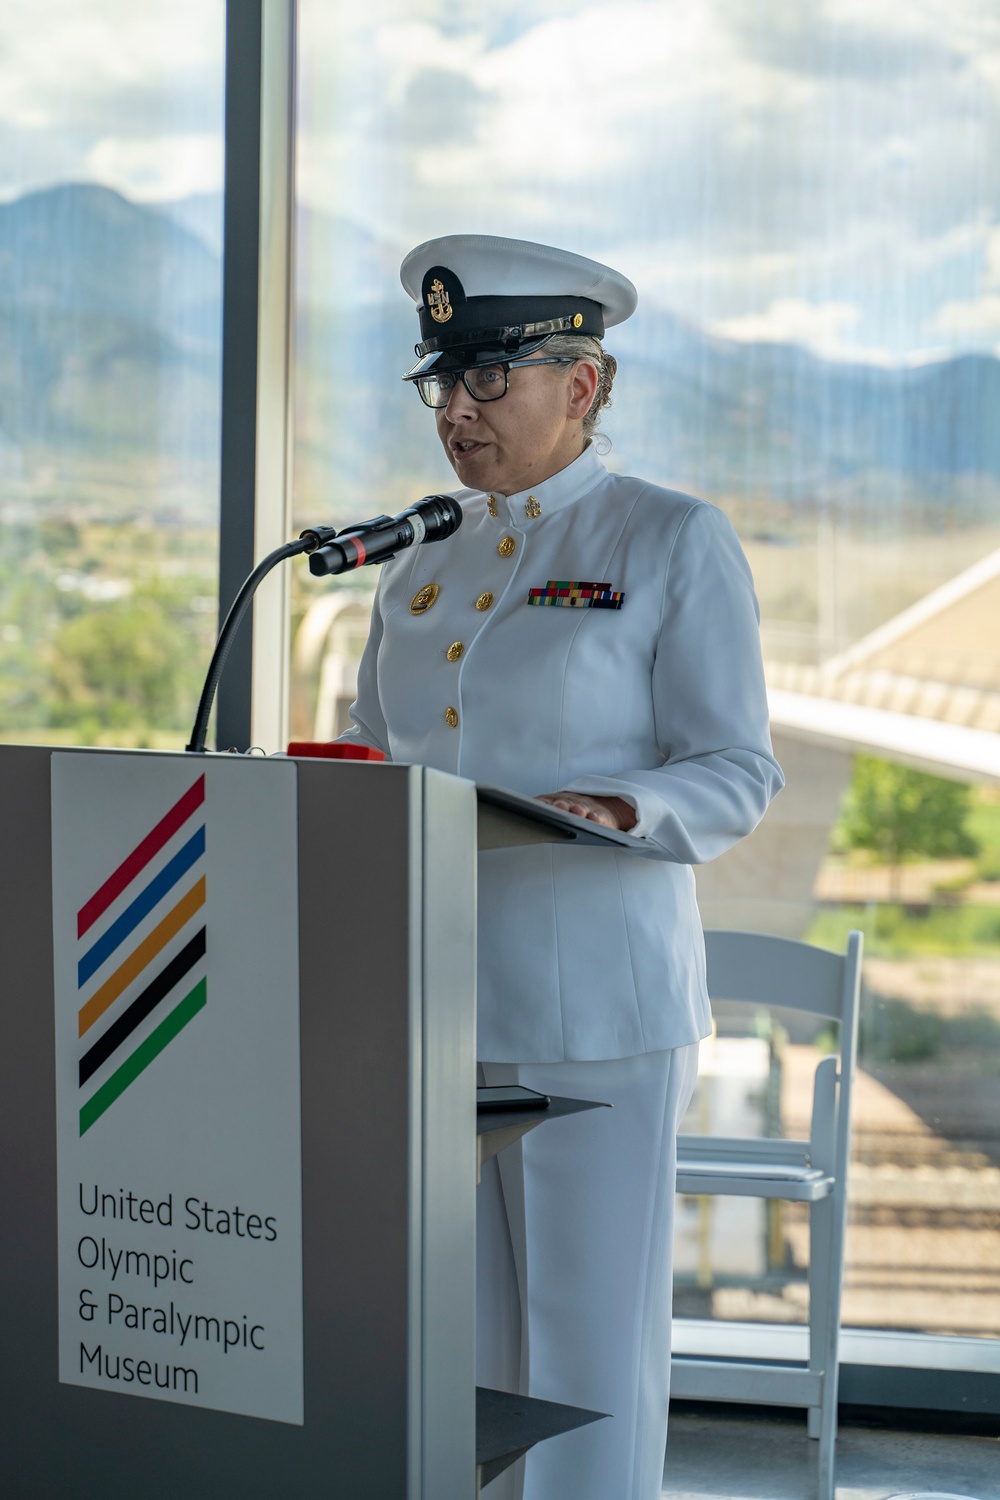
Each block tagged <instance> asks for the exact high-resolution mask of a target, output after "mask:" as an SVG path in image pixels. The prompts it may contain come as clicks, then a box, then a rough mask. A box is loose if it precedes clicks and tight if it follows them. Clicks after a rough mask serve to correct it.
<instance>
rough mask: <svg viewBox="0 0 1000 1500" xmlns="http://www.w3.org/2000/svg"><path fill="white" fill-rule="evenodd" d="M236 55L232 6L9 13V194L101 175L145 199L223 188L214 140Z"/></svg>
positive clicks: (2, 17) (2, 51) (1, 91)
mask: <svg viewBox="0 0 1000 1500" xmlns="http://www.w3.org/2000/svg"><path fill="white" fill-rule="evenodd" d="M224 52H225V7H224V3H223V0H171V4H170V5H169V6H154V7H149V6H142V5H135V4H134V3H133V0H102V3H101V5H100V6H94V5H81V4H79V3H78V0H32V3H31V4H30V6H29V5H28V4H27V3H20V4H18V3H14V4H7V5H4V6H0V59H2V62H0V164H2V165H0V196H3V197H10V196H12V195H14V194H16V193H18V192H23V191H25V190H27V189H30V188H34V187H39V186H44V185H46V184H48V183H52V182H59V181H67V180H70V181H72V180H77V181H80V180H94V178H95V177H97V178H98V180H100V181H103V182H105V183H106V184H107V185H108V186H111V187H116V188H118V189H119V190H120V191H122V192H125V193H127V194H128V195H129V196H131V197H134V198H144V197H152V198H162V197H165V196H167V195H168V193H172V192H174V191H176V190H178V189H179V190H180V193H181V194H186V193H187V192H196V191H200V190H204V189H206V188H218V187H220V186H221V180H222V176H221V152H219V151H218V150H217V151H216V152H215V157H214V160H215V178H214V181H208V180H207V179H206V176H205V162H206V160H207V157H206V154H205V151H204V149H203V145H202V143H203V142H204V140H205V138H206V136H215V137H217V138H219V139H221V134H222V111H223V83H224V76H223V74H224ZM184 137H190V145H189V146H187V147H182V146H179V145H178V142H179V141H180V140H181V139H182V138H184ZM105 143H111V144H105ZM95 153H96V156H95ZM158 153H159V163H160V164H159V165H158ZM184 153H186V156H187V160H188V161H189V163H190V167H191V175H190V177H188V176H186V175H185V173H184V172H183V171H179V170H178V168H179V162H180V158H181V156H182V155H183V154H184Z"/></svg>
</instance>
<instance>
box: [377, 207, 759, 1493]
mask: <svg viewBox="0 0 1000 1500" xmlns="http://www.w3.org/2000/svg"><path fill="white" fill-rule="evenodd" d="M401 275H402V280H403V285H404V286H405V288H406V290H407V291H408V292H409V294H410V295H411V296H412V297H413V298H414V300H415V301H416V302H417V303H418V312H419V317H420V327H421V342H420V343H419V344H418V345H417V350H416V352H417V354H418V356H419V358H418V362H417V364H416V365H415V366H414V367H413V369H412V370H410V371H409V372H408V373H407V375H406V376H405V377H404V379H406V380H408V381H411V382H413V383H415V384H416V386H417V389H418V392H419V394H420V396H421V398H422V399H423V400H424V402H425V404H427V405H428V406H429V407H431V408H432V409H433V411H434V418H435V421H436V423H437V430H438V436H439V437H440V439H441V442H442V445H443V447H444V449H445V452H446V454H447V457H448V460H449V462H450V463H451V465H452V468H453V469H454V470H455V473H456V474H457V475H458V478H459V480H460V482H461V484H462V485H463V488H462V489H461V490H460V491H459V492H458V498H459V499H460V500H461V502H462V506H463V513H464V518H463V524H462V526H461V528H460V530H459V531H458V532H457V533H456V534H455V535H454V536H453V537H452V538H450V539H449V540H448V541H446V542H443V543H439V544H436V545H435V546H433V547H426V548H413V549H412V550H410V551H408V552H406V553H403V554H401V555H400V556H399V557H398V558H396V559H394V560H393V561H392V562H390V563H388V564H387V565H386V566H385V567H384V569H383V571H382V576H381V578H380V580H379V588H378V594H377V597H376V602H375V608H374V612H373V618H372V628H371V636H370V639H369V642H368V646H367V649H366V651H365V655H364V660H363V662H362V666H361V672H360V676H359V685H358V699H357V702H356V704H355V705H354V708H353V709H352V717H353V719H354V722H355V726H356V727H355V729H354V731H353V737H355V738H357V739H360V740H362V741H363V742H365V743H366V744H370V745H373V746H376V747H378V748H380V749H382V750H384V751H385V752H386V754H387V755H388V756H389V757H390V758H391V759H393V760H399V761H410V762H418V763H422V764H424V765H430V766H436V767H439V768H440V769H442V770H446V771H451V772H454V773H456V774H458V775H462V776H467V777H470V778H472V779H474V780H476V781H481V782H488V783H495V784H500V785H504V786H508V787H513V788H514V789H515V790H517V791H521V792H525V793H529V794H531V795H537V796H540V797H541V799H542V800H543V801H547V802H550V803H552V804H553V805H554V806H556V807H561V808H564V809H566V810H568V811H569V812H573V813H577V814H579V815H580V816H582V817H585V818H590V819H593V820H595V821H597V822H600V823H603V824H605V825H606V826H608V827H611V828H618V829H624V830H627V831H629V832H630V833H632V834H633V835H635V836H636V837H638V838H641V839H644V840H647V841H649V843H650V844H651V845H652V846H654V847H655V851H656V853H657V854H658V856H659V857H657V858H639V857H636V856H635V855H634V854H631V853H627V854H618V853H614V852H610V851H606V850H603V849H600V848H596V847H588V848H570V849H565V848H561V847H557V846H554V845H543V846H532V847H528V848H520V849H513V850H501V851H494V852H490V853H486V854H484V855H483V856H482V857H481V859H480V884H479V913H480V931H479V953H480V961H479V971H480V973H479V1057H480V1060H481V1073H482V1075H483V1077H484V1078H485V1080H486V1081H487V1082H489V1083H501V1082H514V1081H516V1082H520V1083H523V1084H526V1085H527V1086H528V1087H530V1088H535V1089H539V1090H541V1091H542V1092H545V1093H552V1094H562V1095H573V1096H577V1097H582V1098H588V1099H595V1100H602V1101H605V1102H608V1103H611V1104H612V1105H613V1106H614V1108H613V1110H594V1111H592V1112H590V1113H589V1114H585V1115H580V1116H576V1117H573V1118H570V1119H567V1120H562V1121H553V1122H552V1123H550V1124H549V1125H547V1126H545V1128H544V1129H541V1130H536V1131H532V1132H531V1133H530V1134H529V1135H528V1136H527V1137H525V1139H524V1141H523V1143H522V1145H521V1148H520V1150H519V1151H518V1150H516V1149H513V1148H512V1149H510V1150H508V1151H507V1152H505V1153H503V1154H502V1156H501V1157H500V1158H499V1159H498V1161H497V1162H496V1163H490V1164H488V1170H487V1171H486V1172H485V1173H484V1176H483V1182H482V1184H481V1186H480V1189H479V1194H480V1198H479V1214H480V1219H479V1267H478V1322H477V1344H478V1378H479V1380H480V1383H481V1384H484V1385H489V1386H494V1387H499V1388H505V1389H511V1390H517V1389H521V1390H523V1391H525V1392H527V1393H529V1394H531V1395H534V1396H540V1397H543V1398H547V1399H549V1400H553V1401H561V1402H566V1403H568V1404H570V1405H576V1406H584V1407H589V1408H592V1409H595V1410H598V1411H603V1412H608V1413H610V1414H612V1420H610V1421H602V1422H598V1423H595V1424H593V1425H592V1426H589V1427H586V1428H583V1429H580V1430H578V1431H577V1432H574V1433H571V1434H568V1435H565V1436H563V1437H560V1438H558V1439H553V1440H551V1441H550V1442H548V1443H543V1444H541V1445H539V1446H538V1447H537V1448H536V1449H534V1450H532V1452H531V1453H530V1454H529V1455H528V1458H527V1460H526V1463H525V1465H524V1470H525V1472H524V1481H523V1483H524V1489H523V1494H524V1500H654V1497H658V1496H659V1494H660V1489H661V1480H662V1472H663V1449H664V1440H665V1434H666V1419H667V1399H668V1384H669V1364H670V1291H671V1233H672V1211H673V1192H674V1187H673V1184H674V1168H675V1139H676V1133H677V1127H678V1123H679V1121H680V1119H681V1117H682V1115H683V1113H684V1110H685V1108H686V1105H687V1103H688V1100H689V1098H690V1093H691V1089H692V1088H693V1085H694V1078H695V1071H696V1054H697V1042H698V1039H699V1038H700V1037H702V1036H704V1035H706V1033H707V1031H708V1029H709V1012H708V1001H707V995H706V990H705V976H704V944H703V941H702V937H701V928H700V923H699V919H698V912H697V907H696V904H695V895H694V877H693V873H692V870H691V865H692V864H695V863H698V862H699V861H702V860H706V859H712V858H714V857H715V856H716V855H717V854H720V853H721V852H722V851H723V850H724V849H726V848H728V847H729V846H730V845H731V844H733V843H735V842H736V841H737V840H738V839H740V838H742V837H743V836H744V835H745V834H747V833H749V832H750V831H751V829H752V828H753V827H754V826H755V825H756V823H757V822H758V820H759V819H760V817H761V816H762V814H763V812H764V810H765V808H766V806H767V804H768V801H769V800H770V798H771V797H772V796H773V795H774V793H775V792H776V791H777V790H779V788H780V786H781V784H782V782H781V772H780V770H779V769H778V766H777V764H776V762H775V760H774V757H773V755H772V754H771V745H770V739H769V735H768V724H767V705H766V698H765V693H764V682H763V673H762V668H761V660H760V646H759V641H758V633H757V606H756V600H755V598H754V593H753V585H752V580H751V578H750V573H749V569H748V568H747V565H746V561H745V559H744V557H743V554H742V552H741V550H740V547H739V544H738V542H737V540H736V537H735V535H734V533H733V531H732V528H731V527H730V525H729V523H728V522H727V520H726V519H725V517H724V516H723V515H722V513H721V512H720V511H718V510H716V509H715V508H714V507H712V506H710V505H707V504H705V503H704V502H701V501H698V500H694V499H692V498H691V497H690V496H687V495H681V494H678V493H675V492H673V491H669V490H663V489H660V488H658V487H656V486H654V485H649V484H645V483H643V482H642V481H641V480H636V479H626V478H621V477H619V476H617V475H612V474H609V473H608V472H607V470H606V469H605V468H604V465H603V464H602V463H601V461H600V459H599V457H598V455H597V452H596V449H595V447H594V444H593V442H592V440H591V439H592V434H593V431H594V427H595V424H596V422H597V418H598V414H599V412H600V410H601V408H602V407H603V406H604V405H606V404H607V402H608V400H609V398H610V393H611V384H612V380H613V378H614V372H615V362H614V360H613V359H612V357H611V356H610V355H608V354H606V353H605V352H604V349H603V346H602V343H601V339H602V337H603V335H604V331H605V328H606V326H610V325H612V324H614V323H616V322H620V321H622V320H623V319H624V318H626V317H628V316H629V315H630V314H631V312H632V311H633V310H634V308H635V304H636V295H635V290H634V288H633V287H632V285H631V283H630V282H628V281H627V280H626V279H625V277H623V276H621V275H619V274H618V273H617V272H615V271H612V270H610V269H609V268H608V267H605V266H600V265H597V264H596V263H595V262H593V261H589V260H586V259H584V258H583V257H582V256H577V255H572V254H570V253H568V252H566V251H561V250H555V249H552V248H549V247H546V246H540V245H531V244H527V243H525V242H520V241H512V240H502V239H496V238H493V237H489V236H478V235H455V236H449V237H447V238H444V239H440V240H435V241H431V242H429V243H428V244H425V245H420V246H418V247H417V249H415V250H414V251H412V252H411V254H410V255H408V256H407V257H406V259H405V261H404V262H403V266H402V271H401ZM519 1467H520V1466H519ZM519 1484H520V1477H519V1474H513V1473H511V1474H509V1475H508V1476H507V1477H506V1478H503V1477H502V1478H501V1479H499V1480H497V1481H496V1482H495V1486H494V1487H493V1488H492V1489H491V1493H492V1492H493V1489H495V1491H496V1494H497V1497H498V1500H500V1496H501V1495H502V1494H503V1493H504V1491H505V1487H506V1493H507V1494H511V1495H512V1494H515V1493H516V1492H517V1489H518V1486H519Z"/></svg>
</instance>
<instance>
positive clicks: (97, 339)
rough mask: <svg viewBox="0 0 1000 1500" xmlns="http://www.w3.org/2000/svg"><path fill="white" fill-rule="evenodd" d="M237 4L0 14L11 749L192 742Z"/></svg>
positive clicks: (4, 558)
mask: <svg viewBox="0 0 1000 1500" xmlns="http://www.w3.org/2000/svg"><path fill="white" fill-rule="evenodd" d="M224 28H225V8H224V5H223V3H222V0H174V3H172V4H169V5H168V4H163V3H158V4H153V5H148V4H147V5H143V6H141V7H138V8H137V7H135V6H131V5H128V4H125V3H123V0H83V3H71V0H37V3H36V4H34V5H32V6H31V7H30V8H29V7H24V6H13V7H7V9H6V11H5V13H4V15H3V17H2V19H0V37H2V46H0V58H2V61H0V79H2V82H3V87H2V89H0V129H2V131H3V136H4V142H5V149H4V152H3V167H2V169H0V170H2V183H0V199H2V201H0V326H2V340H0V736H2V737H3V738H4V739H5V740H8V741H11V740H21V741H29V742H35V743H39V742H41V743H68V744H115V745H158V746H180V745H182V744H183V743H184V740H185V738H186V734H185V731H186V729H187V728H188V727H189V725H190V721H191V718H192V716H193V711H194V704H195V702H196V701H197V695H198V688H199V683H200V673H201V672H202V671H203V669H204V663H205V662H206V661H207V657H208V653H209V651H210V649H211V643H212V639H213V637H214V634H215V625H216V612H217V562H216V551H217V526H218V519H217V518H218V462H219V460H218V453H219V380H220V333H221V239H222V154H223V152H222V103H223V66H224Z"/></svg>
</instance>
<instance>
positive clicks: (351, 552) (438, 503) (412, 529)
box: [184, 495, 462, 755]
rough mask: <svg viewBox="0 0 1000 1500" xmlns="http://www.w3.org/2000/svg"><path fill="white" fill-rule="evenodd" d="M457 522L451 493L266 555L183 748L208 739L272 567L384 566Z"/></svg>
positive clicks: (218, 654)
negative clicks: (231, 659)
mask: <svg viewBox="0 0 1000 1500" xmlns="http://www.w3.org/2000/svg"><path fill="white" fill-rule="evenodd" d="M461 524H462V507H461V506H460V505H459V503H458V501H457V500H455V499H454V498H453V497H452V496H451V495H425V496H424V498H423V500H418V501H417V503H416V505H412V506H410V508H409V510H405V511H403V513H402V515H399V516H374V517H373V518H372V519H371V520H370V521H362V522H361V524H360V525H359V526H348V527H346V528H345V530H343V531H337V529H336V528H335V527H333V526H310V527H309V528H308V530H306V531H303V532H301V533H300V535H299V538H298V541H295V542H286V543H285V545H284V546H283V547H276V548H275V550H274V551H273V552H269V553H268V554H267V556H266V557H265V558H264V560H263V562H259V563H258V564H257V566H256V567H255V568H254V570H253V572H252V573H251V574H250V577H249V578H248V579H247V581H246V583H244V585H243V587H242V588H241V589H240V591H239V593H238V594H237V595H236V598H235V599H234V600H233V603H232V607H231V608H230V610H229V613H228V614H227V616H226V619H225V623H224V625H223V627H222V629H221V630H220V632H219V639H218V641H217V642H216V645H215V650H214V651H213V652H212V660H211V661H210V662H209V664H208V674H207V676H206V678H205V686H204V687H203V688H202V690H201V698H200V699H199V702H198V712H197V713H196V714H195V719H194V728H193V729H192V730H191V740H190V743H189V744H187V745H186V746H185V747H184V748H185V749H186V750H190V751H192V752H193V753H194V754H195V755H203V754H204V753H205V739H206V737H207V735H208V720H209V717H210V715H211V712H212V703H213V701H214V699H215V691H216V688H217V687H218V685H219V678H220V677H221V676H222V669H223V667H224V666H225V664H226V657H227V656H228V655H229V648H230V647H231V646H232V644H233V639H234V637H235V635H236V632H237V630H238V629H239V627H240V621H241V620H242V619H243V616H244V615H245V614H246V610H247V605H248V604H249V603H250V601H251V599H252V598H253V596H254V594H255V593H256V590H257V585H258V584H259V583H260V581H261V579H262V578H266V577H267V575H268V573H270V571H271V569H272V568H275V567H277V565H278V563H280V562H284V560H285V558H286V557H297V556H299V554H300V553H303V552H312V553H315V554H316V555H315V556H314V557H312V558H310V561H309V570H310V572H312V573H315V574H316V575H317V576H318V577H320V578H322V577H326V576H327V575H329V574H332V573H347V572H350V571H351V570H352V569H354V568H357V567H362V566H364V565H365V564H366V563H378V562H387V561H388V560H389V558H390V557H393V556H395V554H396V552H397V551H400V550H401V549H402V548H404V547H412V546H419V545H420V544H421V543H422V542H439V541H443V540H444V539H445V537H449V536H451V535H452V533H453V532H455V531H457V529H458V527H459V526H461Z"/></svg>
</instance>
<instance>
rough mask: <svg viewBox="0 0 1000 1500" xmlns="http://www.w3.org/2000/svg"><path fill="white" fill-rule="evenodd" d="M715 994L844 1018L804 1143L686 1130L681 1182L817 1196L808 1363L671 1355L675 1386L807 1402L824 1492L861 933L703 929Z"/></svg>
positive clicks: (712, 1190) (812, 1207)
mask: <svg viewBox="0 0 1000 1500" xmlns="http://www.w3.org/2000/svg"><path fill="white" fill-rule="evenodd" d="M705 944H706V950H707V955H708V992H709V994H710V995H711V997H712V999H713V1000H729V1001H741V1002H745V1003H747V1004H749V1005H752V1006H754V1007H760V1006H782V1007H785V1008H787V1009H791V1010H798V1011H806V1012H809V1013H810V1014H812V1015H814V1016H822V1017H824V1018H827V1019H829V1020H831V1021H835V1022H837V1023H839V1054H838V1055H836V1056H830V1057H825V1058H823V1060H822V1061H821V1062H820V1063H819V1065H818V1067H817V1069H816V1077H815V1082H814V1085H813V1105H812V1125H811V1129H810V1132H809V1139H808V1140H807V1141H791V1140H774V1139H754V1140H749V1139H735V1140H734V1139H726V1138H723V1137H721V1136H692V1135H682V1136H680V1137H679V1139H678V1157H677V1191H678V1192H679V1193H689V1194H704V1193H708V1194H736V1195H739V1196H742V1197H755V1198H780V1199H785V1200H786V1201H792V1202H797V1203H808V1205H809V1247H810V1248H809V1359H808V1363H802V1364H797V1363H778V1362H772V1361H770V1360H769V1361H767V1362H764V1361H760V1362H754V1361H752V1360H740V1359H717V1358H710V1359H709V1358H706V1359H701V1358H697V1357H694V1356H689V1355H678V1356H676V1357H675V1358H674V1359H673V1360H672V1362H671V1394H672V1395H673V1396H677V1397H681V1398H684V1399H687V1400H697V1401H749V1402H754V1403H761V1404H767V1405H778V1406H804V1407H806V1408H807V1409H808V1430H809V1436H810V1437H813V1438H815V1437H818V1438H819V1500H833V1496H834V1481H833V1468H834V1445H835V1442H836V1437H837V1377H838V1345H839V1335H840V1295H841V1285H842V1282H843V1265H844V1227H845V1220H846V1211H847V1193H846V1186H847V1168H848V1161H849V1157H850V1114H851V1084H852V1080H853V1077H854V1069H855V1061H856V1057H857V1038H858V1002H859V993H860V986H861V952H862V934H861V933H860V932H852V933H851V934H850V937H849V939H848V944H847V952H846V953H845V954H842V955H841V954H837V953H829V952H827V951H826V950H825V949H822V948H814V947H812V946H811V945H810V944H809V943H799V942H792V941H791V940H790V939H788V938H777V937H766V936H763V935H762V934H759V933H751V932H711V931H710V932H706V934H705Z"/></svg>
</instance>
